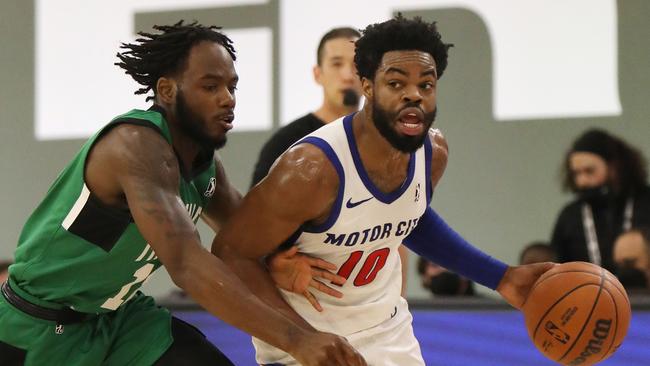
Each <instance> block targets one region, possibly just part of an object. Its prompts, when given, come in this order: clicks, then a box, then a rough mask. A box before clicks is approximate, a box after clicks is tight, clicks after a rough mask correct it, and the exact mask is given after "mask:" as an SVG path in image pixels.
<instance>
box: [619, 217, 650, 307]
mask: <svg viewBox="0 0 650 366" xmlns="http://www.w3.org/2000/svg"><path fill="white" fill-rule="evenodd" d="M614 262H615V263H616V265H617V267H618V271H617V273H616V276H617V277H618V279H619V280H620V281H621V283H622V284H623V286H624V287H625V289H626V290H627V291H628V292H630V293H631V294H639V293H640V294H648V293H650V286H648V285H649V284H650V228H648V227H644V228H632V229H630V230H629V231H626V232H624V233H623V234H621V235H620V236H619V237H618V238H617V239H616V242H615V243H614Z"/></svg>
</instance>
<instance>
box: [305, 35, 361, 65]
mask: <svg viewBox="0 0 650 366" xmlns="http://www.w3.org/2000/svg"><path fill="white" fill-rule="evenodd" d="M359 37H361V33H360V32H359V31H358V30H356V29H354V28H350V27H340V28H334V29H332V30H330V31H329V32H327V33H325V35H323V37H322V38H321V39H320V42H318V49H317V50H316V62H317V63H318V66H321V63H322V62H323V48H324V47H325V43H327V41H329V40H332V39H339V38H359Z"/></svg>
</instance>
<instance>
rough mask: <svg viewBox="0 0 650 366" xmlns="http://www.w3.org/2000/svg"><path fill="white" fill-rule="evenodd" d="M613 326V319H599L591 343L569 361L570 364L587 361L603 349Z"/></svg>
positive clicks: (571, 365) (570, 365) (574, 365)
mask: <svg viewBox="0 0 650 366" xmlns="http://www.w3.org/2000/svg"><path fill="white" fill-rule="evenodd" d="M611 327H612V320H611V319H598V320H597V321H596V327H595V328H594V331H593V333H592V336H593V337H592V338H591V339H590V340H589V343H588V344H587V346H586V347H585V349H584V350H583V351H582V352H581V353H580V356H578V358H576V359H575V360H573V361H571V362H570V363H569V366H576V365H580V364H583V363H584V362H585V361H587V358H588V357H589V356H591V355H595V354H597V353H600V351H602V349H603V348H602V347H603V341H604V340H605V339H607V337H608V336H609V330H610V329H611Z"/></svg>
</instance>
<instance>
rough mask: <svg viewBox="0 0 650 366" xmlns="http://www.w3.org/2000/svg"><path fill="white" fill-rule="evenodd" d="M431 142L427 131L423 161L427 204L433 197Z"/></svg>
mask: <svg viewBox="0 0 650 366" xmlns="http://www.w3.org/2000/svg"><path fill="white" fill-rule="evenodd" d="M432 145H433V143H432V142H431V139H430V138H429V132H427V137H426V138H425V140H424V161H425V164H426V166H425V167H424V174H425V176H424V179H426V182H427V206H428V205H430V204H431V198H433V185H432V184H431V159H433V146H432Z"/></svg>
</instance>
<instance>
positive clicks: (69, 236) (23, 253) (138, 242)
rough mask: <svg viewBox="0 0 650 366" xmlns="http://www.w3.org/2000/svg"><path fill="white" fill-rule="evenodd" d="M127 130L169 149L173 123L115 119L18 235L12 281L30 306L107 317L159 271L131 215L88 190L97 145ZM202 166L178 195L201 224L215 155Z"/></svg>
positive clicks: (143, 116) (138, 115)
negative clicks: (143, 130)
mask: <svg viewBox="0 0 650 366" xmlns="http://www.w3.org/2000/svg"><path fill="white" fill-rule="evenodd" d="M122 123H129V124H137V125H143V126H149V127H152V128H154V129H156V130H158V131H159V132H160V133H161V135H162V136H164V138H165V139H166V140H167V141H168V142H169V143H170V144H171V135H170V132H169V128H168V126H167V122H166V121H165V119H164V116H163V112H162V111H161V110H160V109H159V108H157V107H153V108H151V109H150V110H148V111H143V110H132V111H130V112H128V113H126V114H123V115H121V116H118V117H116V118H115V119H114V120H113V121H111V123H109V124H108V125H107V126H106V127H104V128H103V129H102V130H100V131H99V132H98V133H97V134H95V135H94V136H92V137H91V138H90V139H89V140H88V141H87V142H86V143H85V144H84V146H83V147H82V148H81V151H79V153H78V154H77V156H76V157H75V158H74V159H73V160H72V161H71V162H70V164H68V166H67V167H66V168H65V169H64V170H63V172H62V173H61V174H60V175H59V177H58V178H57V179H56V181H55V182H54V184H53V185H52V186H51V187H50V189H49V191H48V192H47V195H46V196H45V199H44V200H43V201H42V202H41V203H40V205H39V206H38V207H37V208H36V210H35V211H34V212H33V213H32V215H31V217H30V218H29V219H28V221H27V223H26V224H25V226H24V228H23V231H22V233H21V235H20V238H19V243H18V248H17V250H16V253H15V264H13V265H12V266H11V267H10V270H9V273H10V281H11V285H12V287H13V288H14V289H15V291H16V292H18V293H19V295H21V296H22V297H23V298H25V299H26V300H28V301H30V302H32V303H35V304H38V305H41V306H46V307H54V308H58V307H63V306H69V307H72V308H73V309H75V310H77V311H82V312H89V313H103V312H108V311H111V310H115V309H117V308H118V307H119V306H120V305H121V304H122V303H124V302H125V301H126V300H127V299H129V297H130V296H131V295H132V294H134V293H135V291H136V290H137V289H138V288H139V287H140V286H141V285H142V283H143V281H144V280H146V279H147V277H149V275H151V273H152V272H153V271H155V270H156V269H157V268H158V267H160V265H161V263H160V261H159V260H158V257H157V256H156V254H155V253H154V251H153V250H152V248H151V246H150V245H149V244H147V242H146V241H145V239H144V238H143V237H142V234H140V232H139V230H138V228H137V226H136V225H135V223H134V221H133V219H132V217H131V215H130V214H129V213H128V212H125V211H120V210H116V209H112V208H110V207H107V206H105V205H103V204H102V203H101V202H100V201H99V200H98V199H97V198H96V197H95V196H94V195H93V193H92V192H90V191H89V189H88V187H87V186H86V184H85V182H84V167H85V163H86V158H87V156H88V152H89V151H90V149H91V147H92V146H93V143H94V142H95V141H96V140H97V139H98V138H99V137H100V136H101V135H102V133H103V132H105V131H107V130H108V129H109V128H110V127H112V126H115V125H117V124H122ZM208 155H209V156H208ZM204 158H205V164H204V165H202V167H201V168H200V169H199V171H197V172H193V173H192V176H191V177H190V178H187V177H181V179H180V180H181V181H180V192H179V195H180V197H181V199H182V200H183V202H184V204H185V207H186V208H187V210H188V213H189V215H190V216H191V218H192V220H193V221H194V222H195V223H196V221H197V220H198V218H199V216H200V214H201V211H202V210H203V208H204V207H205V206H206V205H207V203H208V200H209V198H210V197H211V196H212V194H213V193H214V190H215V177H214V174H215V165H214V159H213V157H212V152H207V153H206V154H205V156H204ZM187 179H189V180H187Z"/></svg>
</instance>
